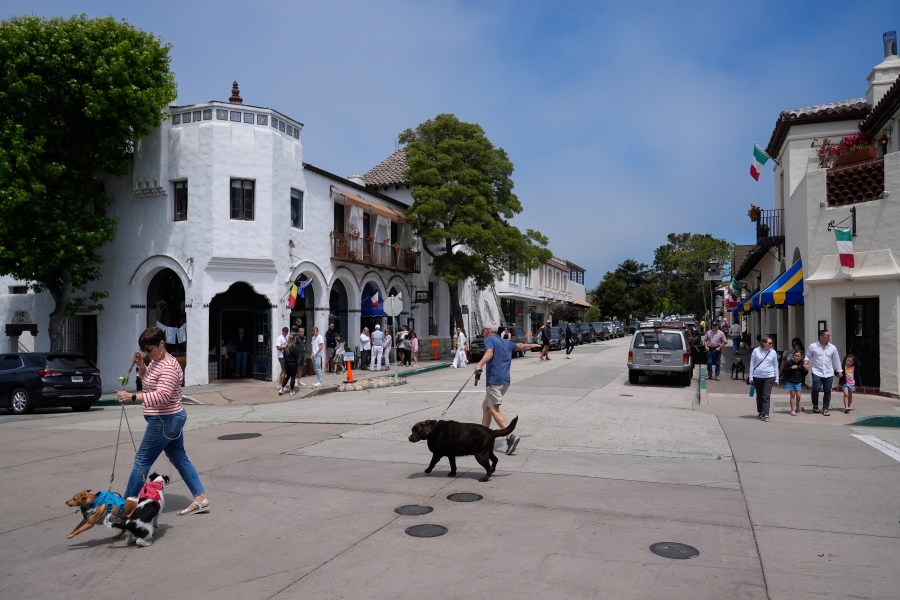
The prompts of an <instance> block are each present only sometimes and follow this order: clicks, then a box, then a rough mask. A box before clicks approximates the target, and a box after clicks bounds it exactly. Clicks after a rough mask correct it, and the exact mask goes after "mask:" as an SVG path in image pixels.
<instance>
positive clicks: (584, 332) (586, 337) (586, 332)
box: [578, 323, 595, 344]
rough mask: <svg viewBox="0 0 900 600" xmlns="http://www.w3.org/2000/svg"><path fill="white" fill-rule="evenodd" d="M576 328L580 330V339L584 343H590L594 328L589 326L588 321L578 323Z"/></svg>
mask: <svg viewBox="0 0 900 600" xmlns="http://www.w3.org/2000/svg"><path fill="white" fill-rule="evenodd" d="M578 329H580V330H581V339H582V341H583V342H584V343H585V344H591V343H593V342H594V339H595V336H594V328H593V327H591V324H590V323H579V324H578Z"/></svg>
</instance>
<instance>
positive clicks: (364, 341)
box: [359, 327, 372, 370]
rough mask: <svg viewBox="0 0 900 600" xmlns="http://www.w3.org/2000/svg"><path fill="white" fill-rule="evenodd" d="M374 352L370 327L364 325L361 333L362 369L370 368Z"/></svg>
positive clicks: (360, 356)
mask: <svg viewBox="0 0 900 600" xmlns="http://www.w3.org/2000/svg"><path fill="white" fill-rule="evenodd" d="M371 354H372V338H370V337H369V328H368V327H363V328H362V331H361V332H360V334H359V364H360V365H361V367H362V369H363V370H365V369H368V368H369V357H370V356H371Z"/></svg>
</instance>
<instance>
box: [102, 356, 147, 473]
mask: <svg viewBox="0 0 900 600" xmlns="http://www.w3.org/2000/svg"><path fill="white" fill-rule="evenodd" d="M134 365H135V361H134V357H131V365H130V366H129V367H128V370H127V371H126V373H131V369H132V368H134ZM119 383H120V385H121V387H120V389H122V390H124V389H125V384H127V383H128V377H127V376H125V377H124V378H122V377H120V378H119ZM122 419H125V425H126V426H127V427H128V435H129V436H131V445H132V447H133V448H134V453H135V455H137V444H135V443H134V433H132V431H131V423H130V422H129V421H128V415H127V414H126V413H125V405H124V404H122V412H121V413H120V414H119V430H118V431H117V432H116V449H115V452H114V453H113V465H112V473H110V475H109V490H112V484H113V481H114V480H115V478H116V460H117V459H118V457H119V439H120V438H121V436H122ZM144 479H146V476H145V474H144V469H143V468H141V480H144Z"/></svg>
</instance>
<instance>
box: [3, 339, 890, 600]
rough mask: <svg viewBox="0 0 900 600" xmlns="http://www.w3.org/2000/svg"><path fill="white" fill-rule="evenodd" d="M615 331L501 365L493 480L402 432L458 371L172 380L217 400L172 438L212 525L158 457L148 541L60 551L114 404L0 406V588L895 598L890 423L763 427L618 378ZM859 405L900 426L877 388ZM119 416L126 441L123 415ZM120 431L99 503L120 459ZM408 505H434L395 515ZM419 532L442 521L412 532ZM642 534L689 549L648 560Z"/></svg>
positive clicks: (452, 384)
mask: <svg viewBox="0 0 900 600" xmlns="http://www.w3.org/2000/svg"><path fill="white" fill-rule="evenodd" d="M628 341H629V338H627V337H626V338H624V339H622V340H617V341H610V342H603V343H596V344H592V345H588V346H581V347H578V348H576V350H575V353H574V355H573V359H572V360H565V359H563V354H562V353H561V352H555V353H553V354H552V357H553V360H551V361H537V360H536V359H535V356H536V354H531V355H529V356H526V357H525V358H523V359H516V360H514V361H513V386H512V387H511V389H510V391H509V393H508V394H507V396H506V400H505V402H504V405H503V410H504V412H505V414H506V415H507V416H508V417H512V416H515V415H518V416H519V418H520V426H519V430H518V431H517V433H519V434H521V435H522V436H523V438H522V439H523V441H522V443H521V445H520V446H519V450H518V451H517V452H516V454H514V455H513V456H505V455H502V454H501V455H500V462H499V465H498V470H497V472H496V473H495V475H494V476H493V477H492V478H491V480H490V481H489V482H487V483H480V482H478V481H477V478H478V477H480V476H481V475H482V474H483V470H482V469H481V468H480V467H479V466H478V465H477V463H476V462H475V461H474V459H472V458H460V459H459V460H458V466H459V473H458V477H456V478H452V479H451V478H448V477H446V473H447V471H448V468H449V467H448V465H447V462H446V459H445V460H443V461H441V462H440V463H439V464H438V466H437V468H436V469H435V471H434V472H433V473H432V474H431V475H430V476H428V475H425V474H423V473H422V470H423V469H424V467H425V466H426V465H427V462H428V459H429V456H430V454H429V453H428V451H427V448H426V447H425V445H424V444H422V443H419V444H410V443H409V442H408V441H406V436H407V435H408V433H409V428H410V426H411V425H412V424H413V423H414V422H416V421H418V420H422V419H427V418H439V417H440V414H441V412H442V411H443V410H444V409H445V408H446V407H447V404H448V403H449V402H450V399H451V398H452V397H453V395H454V394H455V393H456V392H457V391H458V390H459V388H460V386H461V385H462V384H463V382H464V381H465V379H466V378H467V377H468V376H469V375H470V374H471V372H470V371H469V370H466V371H459V370H453V369H441V370H437V371H432V372H428V373H422V374H420V375H416V376H412V377H409V378H408V383H407V384H406V385H403V386H398V387H390V388H381V389H376V390H370V391H366V392H344V393H329V394H318V395H314V396H309V397H305V398H302V399H301V398H296V397H294V399H290V397H289V396H281V397H280V398H279V397H278V396H275V390H274V385H273V384H271V383H261V382H255V383H245V384H237V385H238V386H242V387H235V386H224V387H222V388H221V389H216V390H197V391H195V390H189V391H190V392H191V395H198V394H201V393H206V394H209V395H210V397H212V396H214V395H215V394H218V395H219V396H220V397H221V398H222V403H221V404H219V403H217V402H209V403H207V404H205V405H196V406H190V407H188V412H189V421H188V429H187V431H186V434H185V443H186V447H187V449H188V452H189V454H190V456H191V458H192V460H193V462H194V463H195V465H197V467H198V469H199V470H200V472H201V478H202V480H203V482H204V484H205V486H206V488H207V493H208V494H209V496H210V499H211V508H212V512H211V513H210V514H207V515H194V516H187V517H177V516H176V515H175V511H177V510H178V509H180V508H182V507H183V506H185V505H186V504H187V503H188V501H189V497H188V492H187V490H186V488H185V486H184V485H183V483H181V482H180V481H179V480H178V479H179V478H178V476H177V473H176V472H175V471H174V469H172V468H171V466H170V465H169V464H168V462H167V461H166V460H165V459H161V460H160V461H159V463H158V464H157V467H158V468H160V469H162V470H163V471H164V472H168V473H170V474H172V475H173V476H174V477H173V482H172V484H171V485H170V486H169V489H168V496H167V500H168V503H167V507H166V509H165V511H164V512H163V515H162V517H161V519H160V531H159V535H158V539H157V542H156V543H155V544H154V545H153V546H152V547H150V548H140V549H139V548H134V547H130V548H125V547H124V543H123V542H121V541H115V542H114V541H111V540H110V536H109V533H108V532H107V531H106V530H99V529H97V528H95V529H93V530H91V531H89V532H87V533H84V534H82V535H81V536H79V537H77V538H75V539H74V540H72V541H68V540H65V539H64V537H63V536H64V534H65V533H66V532H68V531H69V530H70V529H71V528H72V527H73V526H74V525H75V524H76V523H77V520H78V519H77V516H76V515H75V514H73V511H72V510H71V509H68V508H67V507H65V506H64V505H63V501H64V500H65V499H66V498H68V497H69V496H70V495H71V494H72V493H74V492H75V491H78V490H80V489H83V488H84V487H93V488H94V489H105V488H106V487H107V486H108V481H109V477H110V470H111V469H112V466H113V465H112V459H113V455H114V450H115V443H116V435H117V431H118V429H119V423H120V420H121V417H122V410H121V409H119V407H114V406H103V407H100V408H98V409H95V410H92V411H90V412H89V413H85V414H79V413H71V412H67V411H64V410H61V411H51V412H45V413H42V414H36V415H32V416H27V417H12V416H11V415H3V416H2V417H0V432H2V433H0V448H2V449H3V452H2V453H0V470H2V471H0V472H2V473H3V480H4V483H5V485H4V486H3V489H2V491H0V501H2V503H3V505H4V507H6V510H5V511H3V512H0V540H2V546H3V547H4V548H5V549H7V552H6V553H5V560H4V563H3V567H2V569H3V573H4V575H5V577H4V585H3V590H4V592H3V596H4V598H51V597H53V598H55V597H58V596H60V595H62V594H66V595H75V596H76V597H86V596H88V595H90V596H91V597H95V598H100V599H103V598H121V597H123V596H124V597H130V596H137V595H142V596H143V595H146V594H147V593H150V592H148V589H147V582H148V581H149V580H153V577H154V576H156V577H158V578H160V579H161V580H163V581H164V582H163V583H160V584H159V585H160V586H161V588H160V593H165V594H167V595H171V596H174V597H184V598H217V599H229V598H242V599H243V598H251V599H257V598H259V599H262V598H278V599H283V598H414V597H415V598H418V597H421V596H428V597H434V598H467V599H468V598H482V597H489V596H506V597H513V596H514V597H518V598H613V599H618V598H622V599H631V598H661V597H666V598H692V599H694V598H710V599H713V598H715V599H720V598H791V599H794V598H842V599H843V598H850V597H853V598H896V597H897V593H896V590H897V589H900V574H898V572H897V571H898V570H897V569H896V557H897V556H898V555H900V553H898V551H900V524H898V519H900V510H898V508H900V507H898V505H897V501H896V497H897V496H896V492H897V490H898V484H900V463H898V462H897V461H895V460H894V459H893V458H891V457H890V456H888V455H886V454H885V453H883V452H880V451H878V450H877V449H875V448H873V447H872V446H870V445H868V444H866V443H863V442H862V441H860V439H859V438H855V437H853V435H854V434H855V435H869V436H871V437H878V438H879V439H881V440H883V441H885V442H887V443H892V444H893V445H895V446H900V439H897V437H898V436H897V431H898V430H895V429H880V430H878V431H873V430H872V429H865V428H860V427H856V426H854V425H853V423H854V420H853V419H851V418H850V417H851V415H853V413H851V415H846V416H845V415H843V413H841V414H838V413H832V416H831V417H828V418H823V417H821V416H820V415H815V416H813V415H811V414H810V415H804V416H802V417H789V416H788V415H787V414H786V413H785V414H783V415H782V413H781V412H780V411H782V410H783V406H784V405H785V403H786V401H787V396H786V394H784V395H783V398H782V394H781V393H780V392H776V394H775V396H776V397H775V413H774V415H773V419H772V421H771V422H770V423H762V422H760V421H758V420H756V419H755V407H754V404H753V400H752V399H751V398H749V397H747V395H746V385H743V384H739V383H737V382H730V381H725V380H722V381H719V382H716V381H711V382H709V386H708V388H707V400H708V405H702V406H701V405H700V404H699V402H698V389H697V386H696V385H695V386H693V387H691V388H683V387H680V386H678V385H676V384H672V383H671V382H667V381H665V380H646V379H644V380H642V383H641V385H631V384H629V383H628V382H627V373H626V372H625V371H624V363H625V352H626V350H625V347H624V345H625V344H626V343H627V342H628ZM695 383H696V382H695ZM243 386H246V387H243ZM210 387H212V386H210ZM782 391H783V390H782ZM482 394H483V388H482V387H478V388H474V387H472V386H471V382H470V384H469V386H467V387H466V388H465V389H464V390H463V392H462V393H461V394H460V397H459V398H458V399H457V400H456V402H455V403H454V404H453V406H452V407H451V408H450V409H449V411H448V414H447V415H446V417H445V418H448V419H456V420H462V421H478V420H479V419H480V412H481V411H480V404H481V399H482ZM204 401H205V400H204ZM807 403H808V397H807ZM854 404H855V405H856V406H858V407H859V409H858V410H859V412H860V413H867V414H883V413H890V412H894V413H896V412H898V403H897V402H896V401H892V400H888V399H884V398H876V397H872V396H865V397H864V396H859V397H858V398H857V400H856V401H855V403H854ZM125 414H126V415H128V422H129V423H130V424H131V427H132V428H133V429H135V430H138V429H140V428H141V423H142V418H141V415H140V410H139V408H138V407H128V408H126V409H125ZM853 417H854V418H855V417H856V415H853ZM829 419H830V420H829ZM229 434H253V435H256V437H252V438H249V439H237V440H229V439H227V438H225V439H223V436H227V435H229ZM257 434H258V435H257ZM875 434H878V435H877V436H876V435H875ZM135 435H136V436H139V435H140V433H139V432H137V431H136V433H135ZM123 436H124V437H122V438H121V439H120V441H119V444H120V445H119V461H118V464H117V465H116V468H115V471H116V472H115V482H114V485H113V488H114V489H121V488H122V487H124V481H125V479H126V478H127V473H128V470H129V469H130V458H131V456H132V455H133V449H132V448H131V441H130V439H129V438H128V436H127V431H126V432H123ZM503 445H504V444H503V443H502V441H501V442H499V443H498V448H500V447H502V446H503ZM454 492H474V493H477V494H480V495H482V496H483V499H482V500H480V501H477V502H471V503H457V502H452V501H451V500H449V499H448V498H447V497H448V496H449V495H450V494H452V493H454ZM409 504H415V505H423V506H429V507H431V508H432V509H433V510H432V512H430V513H428V514H425V515H421V516H401V515H398V514H397V513H395V512H394V509H395V508H397V507H399V506H403V505H409ZM416 524H435V525H442V526H444V527H446V528H447V530H448V531H447V533H446V535H442V536H440V537H435V538H414V537H410V536H408V535H407V534H406V533H405V530H406V528H407V527H409V526H411V525H416ZM656 542H681V543H684V544H688V545H691V546H694V547H696V548H697V549H698V550H699V551H700V555H699V556H698V557H696V558H693V559H690V560H671V559H667V558H662V557H659V556H657V555H655V554H652V553H651V552H650V551H649V547H650V546H651V544H654V543H656ZM10 549H12V551H10Z"/></svg>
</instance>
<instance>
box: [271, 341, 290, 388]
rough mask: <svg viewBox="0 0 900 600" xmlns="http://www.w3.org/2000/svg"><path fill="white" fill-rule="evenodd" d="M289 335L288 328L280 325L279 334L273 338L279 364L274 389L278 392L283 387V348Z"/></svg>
mask: <svg viewBox="0 0 900 600" xmlns="http://www.w3.org/2000/svg"><path fill="white" fill-rule="evenodd" d="M289 337H290V329H288V328H287V327H282V328H281V335H279V336H278V339H277V340H275V350H277V351H278V364H279V365H280V366H281V373H280V374H279V375H278V385H277V386H275V389H277V390H278V391H279V392H280V391H281V388H282V387H284V374H285V373H284V348H285V347H286V346H287V343H288V338H289Z"/></svg>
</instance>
